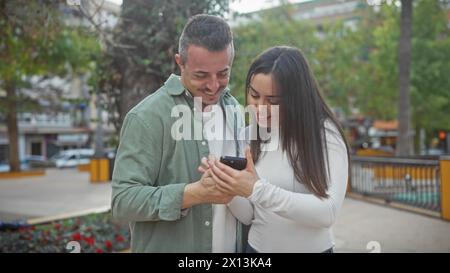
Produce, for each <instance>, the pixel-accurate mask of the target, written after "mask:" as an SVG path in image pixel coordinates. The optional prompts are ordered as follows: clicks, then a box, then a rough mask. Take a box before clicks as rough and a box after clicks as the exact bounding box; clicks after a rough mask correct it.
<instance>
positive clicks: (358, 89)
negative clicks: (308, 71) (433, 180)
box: [231, 0, 450, 132]
mask: <svg viewBox="0 0 450 273" xmlns="http://www.w3.org/2000/svg"><path fill="white" fill-rule="evenodd" d="M446 3H448V1H440V0H433V1H430V0H416V1H414V11H413V29H412V61H411V103H412V108H411V111H412V118H413V119H412V123H413V128H424V129H426V131H428V132H429V131H432V130H435V129H438V128H439V129H445V130H450V119H449V115H450V111H449V110H448V109H450V92H449V91H448V90H450V77H449V76H448V73H449V71H450V61H449V60H450V29H449V28H448V18H447V13H448V10H447V9H446V7H447V4H446ZM292 12H293V6H289V5H288V6H286V7H284V8H280V9H275V10H273V11H268V12H266V13H265V14H263V16H262V18H261V19H260V20H258V21H254V22H250V23H248V24H245V25H240V26H237V27H236V28H234V33H235V41H236V59H235V63H234V65H233V71H232V80H231V83H232V87H233V88H232V90H233V92H234V94H235V96H236V97H238V99H239V100H240V102H241V103H244V100H245V97H244V88H245V87H244V84H245V77H246V74H247V69H248V68H249V66H250V63H251V61H252V60H253V59H254V58H255V57H256V56H257V55H258V54H259V53H261V52H262V51H263V50H265V49H267V48H268V47H271V46H275V45H283V44H284V45H292V46H296V47H298V48H300V49H301V50H302V51H303V52H304V53H305V55H306V57H307V58H308V60H309V62H310V64H311V67H312V69H313V72H314V74H315V75H316V78H317V80H318V82H319V85H320V86H321V89H322V92H323V93H324V95H325V98H326V100H327V102H328V103H329V104H330V105H331V106H333V107H339V108H341V109H343V110H344V111H345V112H346V113H347V114H350V113H352V110H353V109H357V110H358V111H359V113H361V114H363V115H365V116H367V117H371V118H375V119H396V118H397V107H398V94H399V80H398V73H399V72H398V42H399V36H400V7H397V6H395V5H388V4H386V3H384V4H383V5H381V6H380V10H379V11H374V10H373V9H372V8H371V7H369V6H366V5H361V6H360V8H359V10H358V11H357V12H356V14H357V17H355V19H356V21H355V22H356V27H355V28H352V27H348V26H346V24H345V23H344V22H334V23H323V24H322V25H321V26H320V27H316V26H313V25H311V24H310V23H308V22H305V21H295V20H292Z"/></svg>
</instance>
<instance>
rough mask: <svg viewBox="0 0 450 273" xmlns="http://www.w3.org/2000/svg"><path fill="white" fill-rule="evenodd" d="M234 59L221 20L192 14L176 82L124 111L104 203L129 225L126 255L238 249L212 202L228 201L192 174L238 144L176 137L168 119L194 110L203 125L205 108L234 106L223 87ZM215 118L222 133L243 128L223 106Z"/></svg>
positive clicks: (220, 208) (232, 224)
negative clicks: (128, 252) (109, 195)
mask: <svg viewBox="0 0 450 273" xmlns="http://www.w3.org/2000/svg"><path fill="white" fill-rule="evenodd" d="M233 57H234V47H233V38H232V33H231V30H230V27H229V26H228V24H227V23H226V22H225V21H224V20H223V19H221V18H219V17H216V16H210V15H197V16H194V17H192V18H191V19H190V20H189V21H188V23H187V24H186V26H185V28H184V30H183V33H182V34H181V37H180V41H179V54H176V56H175V60H176V62H177V64H178V66H179V67H180V71H181V77H178V76H176V75H171V76H170V77H169V79H168V80H167V81H166V82H165V84H164V86H162V87H161V88H160V89H158V90H157V91H156V92H155V93H154V94H152V95H150V96H148V97H147V98H145V99H144V100H143V101H141V102H140V103H139V104H138V105H137V106H135V107H134V108H133V109H132V110H130V112H129V113H128V114H127V116H126V118H125V120H124V124H123V126H122V131H121V137H120V145H119V149H118V153H117V158H116V162H115V167H114V174H113V181H112V187H113V191H112V205H111V206H112V214H113V217H115V218H117V219H121V220H126V221H129V222H130V229H131V250H132V251H133V252H234V251H236V250H238V251H239V246H240V245H239V244H236V240H240V238H239V234H240V233H239V232H240V228H239V225H238V224H237V222H236V219H235V218H234V217H233V215H232V214H231V213H230V211H229V210H228V208H227V206H226V205H212V204H228V203H229V202H230V201H231V199H232V198H233V197H232V196H228V195H225V194H223V193H221V192H220V191H218V190H217V188H216V187H215V185H214V183H213V182H212V180H211V178H210V176H209V172H207V173H205V174H204V175H203V176H201V174H200V173H199V172H198V170H197V168H198V167H199V166H200V164H201V158H203V157H207V156H208V155H209V154H214V155H216V156H220V155H222V154H223V153H239V152H241V151H239V147H235V146H234V145H232V144H231V143H230V142H229V141H214V140H212V139H211V138H208V136H206V135H205V133H204V132H203V131H202V132H201V135H202V136H201V139H198V140H196V139H191V140H186V139H182V140H175V139H174V136H173V131H172V129H173V128H172V127H173V125H174V122H175V121H176V120H175V118H174V117H172V116H171V113H172V111H173V109H174V108H176V107H178V106H184V107H189V109H190V110H192V112H193V113H194V115H193V116H194V117H195V116H199V115H195V114H196V113H197V114H198V113H200V120H198V118H197V119H196V118H194V117H191V121H192V122H193V123H194V124H195V123H199V122H200V123H201V124H203V122H204V121H205V119H206V115H203V112H206V111H209V110H210V108H211V107H208V106H213V105H220V106H221V107H222V109H223V108H224V106H229V105H238V103H237V101H236V100H235V99H234V98H233V97H232V96H231V94H230V93H229V90H228V89H227V85H228V81H229V77H230V72H231V65H232V61H233ZM194 98H196V99H199V98H201V99H202V103H203V105H202V106H200V107H195V106H194ZM199 108H200V109H199ZM222 114H223V115H224V116H223V124H226V128H227V129H226V130H229V128H232V126H233V125H234V126H235V127H234V128H235V129H236V127H241V126H243V122H242V117H241V116H237V117H236V112H235V113H234V114H233V115H234V116H232V115H229V114H227V111H226V110H225V109H224V111H223V113H222ZM230 116H232V117H233V118H230ZM231 119H233V120H234V122H230V120H231ZM236 121H240V122H239V124H237V123H238V122H236ZM223 124H222V125H223ZM194 127H195V126H194ZM235 131H236V130H234V132H235ZM232 143H234V142H233V141H232ZM209 180H210V181H209ZM236 198H238V197H236Z"/></svg>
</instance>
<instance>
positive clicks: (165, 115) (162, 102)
mask: <svg viewBox="0 0 450 273" xmlns="http://www.w3.org/2000/svg"><path fill="white" fill-rule="evenodd" d="M173 106H174V102H173V99H172V98H171V96H170V95H169V93H168V92H167V90H166V87H165V86H163V87H161V88H159V89H158V90H156V91H155V92H154V93H152V94H150V95H148V96H147V97H145V98H144V99H143V100H142V101H140V102H139V103H138V104H137V105H136V106H134V107H133V108H132V109H131V110H130V111H129V112H128V113H127V115H126V117H127V118H131V117H134V118H135V119H138V120H140V121H141V122H142V123H144V124H147V125H150V124H152V125H154V123H164V121H169V120H170V113H171V109H172V107H173Z"/></svg>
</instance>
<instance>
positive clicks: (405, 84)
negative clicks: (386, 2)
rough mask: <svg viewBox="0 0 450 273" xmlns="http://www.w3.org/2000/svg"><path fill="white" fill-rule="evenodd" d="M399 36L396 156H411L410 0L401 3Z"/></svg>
mask: <svg viewBox="0 0 450 273" xmlns="http://www.w3.org/2000/svg"><path fill="white" fill-rule="evenodd" d="M401 5H402V10H401V34H400V42H399V82H400V96H399V104H398V122H399V127H398V138H397V151H396V154H397V156H409V155H411V154H412V135H411V113H410V98H409V85H410V63H411V22H412V0H402V1H401Z"/></svg>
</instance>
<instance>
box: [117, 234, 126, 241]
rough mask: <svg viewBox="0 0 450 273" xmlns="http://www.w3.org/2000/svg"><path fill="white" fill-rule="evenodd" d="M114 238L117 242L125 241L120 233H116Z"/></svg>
mask: <svg viewBox="0 0 450 273" xmlns="http://www.w3.org/2000/svg"><path fill="white" fill-rule="evenodd" d="M115 239H116V241H117V242H123V241H125V239H124V238H123V237H122V236H121V235H120V234H117V235H116V238H115Z"/></svg>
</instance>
